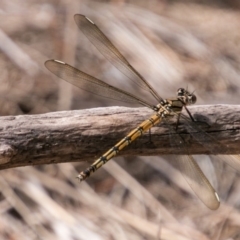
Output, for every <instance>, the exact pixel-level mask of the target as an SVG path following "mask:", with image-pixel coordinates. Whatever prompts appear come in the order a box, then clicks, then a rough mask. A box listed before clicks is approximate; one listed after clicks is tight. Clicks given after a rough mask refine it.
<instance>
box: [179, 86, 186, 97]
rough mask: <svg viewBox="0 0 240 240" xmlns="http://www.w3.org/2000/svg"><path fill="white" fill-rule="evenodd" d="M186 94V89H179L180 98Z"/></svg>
mask: <svg viewBox="0 0 240 240" xmlns="http://www.w3.org/2000/svg"><path fill="white" fill-rule="evenodd" d="M184 93H185V89H184V88H179V89H178V90H177V95H178V96H183V95H184Z"/></svg>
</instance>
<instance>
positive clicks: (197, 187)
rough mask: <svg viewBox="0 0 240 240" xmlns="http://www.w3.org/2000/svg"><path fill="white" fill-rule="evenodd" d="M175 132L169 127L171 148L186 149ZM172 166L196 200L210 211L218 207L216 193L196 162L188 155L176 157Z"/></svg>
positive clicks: (218, 202) (182, 140) (181, 139)
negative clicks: (178, 172) (183, 179)
mask: <svg viewBox="0 0 240 240" xmlns="http://www.w3.org/2000/svg"><path fill="white" fill-rule="evenodd" d="M173 131H174V132H175V130H173V129H171V128H170V126H169V138H170V143H171V145H172V147H174V148H176V147H177V148H181V149H182V148H185V149H186V148H187V145H186V142H185V141H184V139H183V138H182V137H181V135H180V134H173ZM174 166H175V167H177V168H178V169H179V170H180V171H181V173H182V175H183V176H184V178H185V179H186V181H187V182H188V184H189V186H190V187H191V188H192V190H193V191H194V193H195V194H196V195H197V196H198V198H199V199H200V200H201V201H202V202H203V203H204V204H205V205H206V206H207V207H208V208H210V209H212V210H214V209H217V208H218V207H219V205H220V201H219V197H218V195H217V192H216V191H215V189H214V188H213V187H212V185H211V183H210V182H209V181H208V179H207V177H206V176H205V175H204V173H203V172H202V170H201V168H200V167H199V166H198V164H197V163H196V161H195V160H194V159H193V157H192V156H190V155H178V156H176V161H175V162H174Z"/></svg>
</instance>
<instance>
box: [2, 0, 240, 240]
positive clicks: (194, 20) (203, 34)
mask: <svg viewBox="0 0 240 240" xmlns="http://www.w3.org/2000/svg"><path fill="white" fill-rule="evenodd" d="M135 2H137V5H136V3H135ZM202 2H203V3H202V4H199V3H197V1H196V3H193V1H192V2H191V1H187V2H185V1H181V2H178V1H169V2H168V1H132V3H131V4H126V2H125V1H110V2H109V1H106V2H105V3H102V2H100V1H99V2H93V1H66V0H65V1H61V2H60V1H59V2H58V1H46V2H44V1H42V2H41V1H16V0H15V1H7V0H2V1H1V3H0V9H1V12H0V69H1V71H0V81H1V88H0V93H1V94H0V96H1V98H0V110H1V114H2V115H16V114H37V113H44V112H49V111H56V110H61V109H65V110H67V109H78V108H90V107H93V106H94V107H97V106H109V105H119V104H120V103H118V102H117V103H116V102H110V101H109V100H106V99H103V98H98V97H95V96H92V95H90V94H87V93H85V92H83V91H81V90H76V89H75V88H73V87H72V86H69V85H68V84H67V83H65V82H62V81H60V80H59V79H57V78H55V80H53V79H54V77H53V76H52V75H51V74H50V73H49V72H47V70H46V69H45V68H44V65H43V63H44V61H45V60H47V59H51V58H55V59H59V60H62V61H65V62H68V63H69V64H72V65H75V66H78V67H79V68H81V69H82V70H84V71H86V72H88V73H90V74H92V75H94V76H97V77H99V78H103V79H107V80H108V82H110V83H112V84H114V85H117V86H118V87H122V88H125V89H129V91H131V90H134V91H135V92H137V91H138V93H137V94H143V93H144V92H142V91H141V90H140V89H139V90H137V89H136V87H134V86H132V85H130V84H129V85H127V84H126V82H127V81H125V79H124V76H122V75H121V74H119V72H118V71H117V70H116V69H114V68H113V67H112V66H111V65H110V64H109V63H107V62H106V60H105V59H104V58H103V57H102V56H101V55H100V54H99V53H98V52H97V50H96V49H95V48H94V47H93V46H91V44H90V43H89V42H88V40H87V39H86V38H85V37H84V36H83V34H81V33H79V31H78V29H77V26H76V25H75V23H74V20H73V15H74V14H75V13H82V14H85V15H87V16H89V17H90V18H91V19H92V20H94V22H95V23H97V24H98V26H99V27H100V28H101V29H102V30H103V31H104V32H105V33H106V34H107V35H108V36H109V37H110V38H111V39H112V41H113V42H114V43H115V44H116V45H117V46H118V47H119V49H120V50H121V51H122V52H123V53H124V55H125V56H126V57H127V58H128V59H129V61H130V62H131V63H132V65H133V66H134V67H136V69H137V70H139V72H141V74H142V75H143V76H144V77H146V78H147V79H149V81H151V83H152V84H153V85H154V86H155V87H156V88H157V89H158V90H159V91H158V92H159V94H160V95H161V96H163V98H167V97H172V96H174V93H175V91H176V89H177V88H179V87H186V86H188V89H191V90H196V93H197V96H198V100H199V101H198V102H199V103H200V104H204V103H231V104H237V103H238V104H239V90H240V89H239V88H240V80H239V71H240V69H239V66H240V57H239V56H240V46H239V43H240V32H239V29H240V15H239V12H238V4H237V3H238V2H237V1H234V0H232V1H228V2H224V1H212V2H211V6H209V5H208V1H206V3H205V2H204V1H202ZM146 98H148V96H146ZM113 144H114V143H113ZM208 160H209V159H208V157H207V156H206V157H204V158H203V157H201V158H199V161H200V162H201V163H203V164H202V165H203V167H206V166H207V169H205V170H204V172H205V173H206V174H208V176H209V179H210V180H211V181H212V182H213V184H214V185H215V187H216V189H217V190H218V192H219V195H220V198H221V200H222V204H221V207H220V208H219V209H218V210H217V211H211V210H208V209H207V208H206V207H205V206H204V205H203V204H202V203H201V202H200V201H199V200H197V199H196V197H195V196H194V195H193V193H192V192H191V190H190V189H189V187H188V186H187V184H186V183H185V182H184V180H183V178H182V176H181V175H180V174H179V172H177V171H176V170H175V169H174V168H172V167H171V166H170V165H169V164H168V163H167V162H166V161H164V160H162V159H160V158H158V157H155V158H148V159H145V158H136V159H125V160H123V159H119V161H117V162H118V163H119V164H120V165H118V164H117V163H115V162H114V161H112V162H109V163H108V164H107V165H106V167H105V170H104V169H101V170H99V172H98V173H96V174H95V175H94V176H93V177H92V178H91V179H89V180H88V181H87V182H83V183H81V184H79V183H78V182H77V181H76V180H75V178H74V177H75V176H76V175H77V171H76V169H77V170H80V169H83V168H84V167H85V166H80V165H79V164H70V163H69V164H61V165H57V166H56V165H49V166H39V167H36V168H33V167H25V168H18V169H11V170H4V171H2V172H1V176H0V190H1V192H0V213H1V217H0V238H1V239H91V240H95V239H96V240H98V239H99V240H100V239H114V240H115V239H116V240H117V239H132V240H134V239H201V240H202V239H206V240H207V239H216V240H221V239H240V230H239V229H240V212H239V200H240V199H239V198H240V197H239V196H240V194H238V192H239V190H240V181H239V175H238V174H237V173H236V172H235V171H234V170H232V169H230V168H229V167H227V166H225V165H224V164H222V162H221V161H218V160H216V161H213V165H211V164H210V163H209V161H208ZM206 163H208V164H209V165H206Z"/></svg>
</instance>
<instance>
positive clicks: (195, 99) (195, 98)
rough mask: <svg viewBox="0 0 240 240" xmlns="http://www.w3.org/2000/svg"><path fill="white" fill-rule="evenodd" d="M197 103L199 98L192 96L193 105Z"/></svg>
mask: <svg viewBox="0 0 240 240" xmlns="http://www.w3.org/2000/svg"><path fill="white" fill-rule="evenodd" d="M196 101H197V97H196V96H195V95H192V96H191V102H192V104H194V103H196Z"/></svg>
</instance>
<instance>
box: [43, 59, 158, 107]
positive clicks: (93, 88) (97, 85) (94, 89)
mask: <svg viewBox="0 0 240 240" xmlns="http://www.w3.org/2000/svg"><path fill="white" fill-rule="evenodd" d="M45 66H46V68H47V69H48V70H49V71H50V72H52V73H53V74H55V75H56V76H58V77H60V78H62V79H64V80H65V81H67V82H69V83H71V84H73V85H75V86H77V87H79V88H81V89H83V90H85V91H88V92H91V93H94V94H96V95H99V96H103V97H106V98H111V99H114V100H118V101H122V102H130V103H138V104H142V105H144V106H147V107H149V108H151V109H154V106H152V105H151V104H149V103H147V102H146V101H144V100H142V99H140V98H138V97H136V96H134V95H132V94H130V93H128V92H125V91H123V90H121V89H119V88H116V87H113V86H111V85H109V84H107V83H105V82H103V81H102V80H100V79H97V78H95V77H92V76H90V75H88V74H87V73H84V72H82V71H80V70H78V69H77V68H74V67H72V66H70V65H68V64H66V63H64V62H61V61H58V60H48V61H46V62H45Z"/></svg>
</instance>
